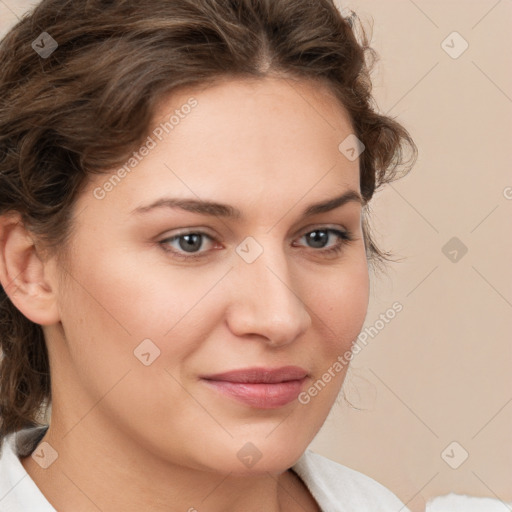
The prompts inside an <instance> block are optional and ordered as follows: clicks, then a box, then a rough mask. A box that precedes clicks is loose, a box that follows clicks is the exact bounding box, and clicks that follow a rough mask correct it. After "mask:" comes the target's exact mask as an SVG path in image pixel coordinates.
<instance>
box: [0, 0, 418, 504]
mask: <svg viewBox="0 0 512 512" xmlns="http://www.w3.org/2000/svg"><path fill="white" fill-rule="evenodd" d="M352 20H353V17H351V18H345V17H343V16H342V14H341V13H340V12H339V11H338V10H337V9H336V7H335V6H334V4H333V3H332V1H331V0H318V1H315V2H311V1H306V0H272V1H270V0H236V1H235V0H232V1H224V0H145V1H141V2H130V1H128V0H124V1H123V0H117V1H107V0H89V1H86V2H74V1H71V0H44V1H43V2H41V3H40V4H39V5H38V6H37V8H36V9H35V10H34V11H33V12H32V13H31V14H30V15H29V16H27V17H25V18H24V19H23V20H21V21H20V22H19V23H18V24H17V25H16V26H15V27H14V28H13V29H12V30H11V31H10V32H9V33H8V34H7V36H6V37H5V39H4V40H3V43H2V46H1V48H0V69H2V74H1V78H0V98H1V100H0V105H1V106H0V214H1V217H0V219H1V220H0V242H1V243H0V249H1V250H0V281H1V284H2V289H3V290H2V293H3V295H2V298H3V300H2V302H1V310H0V311H1V322H0V325H1V327H0V329H1V330H0V342H1V348H2V352H3V358H2V362H1V367H0V375H1V381H0V386H1V387H0V397H1V398H0V400H1V402H0V403H1V414H0V415H1V421H2V423H1V430H0V436H1V437H0V440H1V441H2V453H1V459H0V476H1V478H0V481H1V483H0V508H2V507H3V508H2V509H4V508H6V509H7V510H9V511H14V510H16V511H21V510H31V511H35V510H38V511H52V510H59V511H67V510H73V511H89V510H109V511H115V510H123V511H130V510H151V511H159V510H166V511H168V510H176V511H179V510H184V511H185V510H188V511H194V510H197V511H206V510H208V511H238V510H244V511H249V510H265V511H266V512H274V511H278V510H279V511H291V510H306V511H318V510H323V511H335V510H336V511H338V510H340V511H341V510H343V511H349V510H353V511H356V510H357V511H358V512H362V511H372V512H374V511H376V510H379V511H381V510H386V511H388V510H389V511H392V510H393V511H397V510H406V508H405V507H404V505H403V504H402V503H401V502H400V500H398V498H397V497H396V496H395V495H394V494H393V493H392V492H391V491H389V490H387V489H385V488H384V487H383V486H382V485H380V484H379V483H378V482H376V481H375V480H372V479H371V478H369V477H367V476H365V475H363V474H361V473H358V472H356V471H354V470H352V469H350V468H347V467H345V466H342V465H340V464H337V463H334V462H333V461H330V460H328V459H327V458H325V457H322V456H320V455H317V454H314V453H313V452H311V451H309V450H307V447H308V445H309V444H310V442H311V441H312V440H313V438H314V437H315V435H316V434H317V432H318V431H319V429H320V427H321V426H322V424H323V422H324V421H325V419H326V417H327V415H328V413H329V411H330V409H331V407H332V406H333V404H334V403H335V400H336V398H337V396H338V394H339V392H340V389H341V386H342V383H343V380H344V377H345V374H346V371H347V368H348V363H349V361H350V349H351V346H352V343H353V341H354V340H355V339H356V337H357V335H358V333H359V332H360V330H361V328H362V325H363V322H364V319H365V315H366V310H367V305H368V297H369V294H368V288H369V267H370V268H371V266H372V265H375V264H378V263H379V262H381V261H383V260H384V259H385V258H386V254H385V253H382V252H381V251H380V250H379V249H378V247H377V246H376V245H375V243H374V242H373V240H372V238H371V236H370V231H369V225H368V219H367V215H368V205H369V201H370V199H371V198H372V196H373V194H374V192H375V190H376V189H377V188H378V187H380V186H382V185H383V184H385V183H386V182H389V181H391V180H392V179H394V178H396V177H397V169H398V167H399V166H400V164H403V163H405V162H404V160H405V158H404V156H403V155H404V149H407V148H409V149H410V150H412V153H413V156H414V152H415V146H414V143H413V141H412V140H411V138H410V136H409V134H408V133H407V131H406V130H405V129H404V128H403V127H401V126H400V125H399V124H398V123H397V122H395V121H394V120H392V119H390V118H387V117H385V116H382V115H379V114H378V113H377V112H375V111H374V109H373V108H372V98H371V94H370V89H371V84H370V80H369V69H368V67H367V64H366V62H365V56H368V54H370V56H371V54H372V52H371V49H370V48H368V45H367V39H366V38H365V36H364V32H363V33H362V35H361V42H358V40H357V37H356V35H355V32H354V31H353V28H352V25H353V21H352ZM50 376H51V378H50ZM50 405H51V411H50ZM50 412H51V415H50ZM47 418H48V420H47ZM50 418H51V419H50Z"/></svg>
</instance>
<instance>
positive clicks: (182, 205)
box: [130, 189, 363, 220]
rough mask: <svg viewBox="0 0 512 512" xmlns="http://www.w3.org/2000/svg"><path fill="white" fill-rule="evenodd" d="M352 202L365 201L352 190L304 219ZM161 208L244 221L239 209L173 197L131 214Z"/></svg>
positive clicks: (318, 206)
mask: <svg viewBox="0 0 512 512" xmlns="http://www.w3.org/2000/svg"><path fill="white" fill-rule="evenodd" d="M351 202H356V203H359V204H361V205H362V204H363V199H362V197H361V195H360V194H359V193H358V192H356V191H355V190H351V189H350V190H347V191H346V192H344V193H343V194H342V195H340V196H338V197H333V198H331V199H326V200H324V201H321V202H319V203H314V204H310V205H309V206H307V207H306V208H305V209H304V210H303V211H302V217H311V216H313V215H318V214H320V213H325V212H329V211H331V210H334V209H336V208H339V207H341V206H343V205H345V204H347V203H351ZM160 208H179V209H181V210H185V211H188V212H192V213H199V214H201V215H212V216H216V217H225V218H232V219H239V220H240V219H243V214H242V212H241V211H240V210H239V209H238V208H235V207H234V206H231V205H228V204H223V203H216V202H213V201H207V200H202V199H183V198H173V197H162V198H160V199H157V200H156V201H154V202H153V203H151V204H148V205H143V206H139V207H137V208H135V209H134V210H132V211H131V212H130V214H144V213H147V212H150V211H153V210H157V209H160Z"/></svg>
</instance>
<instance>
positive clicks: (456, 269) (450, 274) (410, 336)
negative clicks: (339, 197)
mask: <svg viewBox="0 0 512 512" xmlns="http://www.w3.org/2000/svg"><path fill="white" fill-rule="evenodd" d="M33 3H34V2H29V1H26V0H0V20H1V21H0V33H3V32H5V30H6V28H7V27H9V26H10V25H11V24H12V23H13V22H14V21H15V20H16V16H20V15H21V14H22V13H23V12H24V11H25V10H26V9H27V8H28V7H29V6H30V5H31V4H33ZM343 5H344V6H345V7H349V8H352V9H353V10H354V11H356V12H357V14H358V15H359V16H360V17H361V18H362V19H363V21H365V22H366V23H368V22H370V21H371V18H373V21H374V26H373V39H372V46H373V47H374V48H375V49H376V50H377V51H378V53H379V55H380V62H379V64H378V66H377V67H376V70H375V75H374V83H375V89H374V92H375V96H376V99H377V103H378V105H379V108H380V110H381V111H383V112H386V113H389V114H390V115H392V116H397V117H398V119H399V120H400V121H401V122H402V123H403V124H405V126H406V127H407V128H408V129H409V130H410V132H411V133H412V135H413V137H414V138H415V140H416V142H417V144H418V146H419V160H418V163H417V165H416V167H415V169H414V170H413V171H412V172H411V173H410V174H409V176H407V177H406V178H404V179H402V180H399V181H398V182H396V183H394V184H392V185H391V186H389V187H388V188H387V190H383V191H382V192H381V193H379V194H378V195H377V196H376V198H375V201H374V207H373V212H374V226H375V228H376V230H377V231H378V232H379V233H380V236H379V238H380V240H381V245H383V246H384V247H385V248H387V249H388V250H392V251H393V252H394V253H395V254H397V255H399V256H402V257H404V258H405V259H404V260H403V262H402V263H398V264H394V265H391V267H390V270H389V272H388V274H387V276H380V277H378V278H373V282H372V296H371V303H370V309H369V312H368V317H367V322H366V326H371V325H374V324H375V322H376V320H378V319H379V315H380V314H381V313H385V312H386V310H387V309H388V308H390V307H391V305H392V304H393V303H394V302H395V301H399V302H400V303H401V304H402V305H403V311H401V312H400V313H399V314H397V315H396V317H395V318H394V319H393V320H392V321H390V322H389V323H388V324H386V325H385V327H384V328H383V329H380V330H379V333H378V335H377V336H375V337H374V338H369V342H368V345H367V346H366V347H365V348H364V350H362V351H361V352H360V353H359V354H358V355H357V356H356V357H355V358H354V361H353V364H352V368H351V371H350V373H349V376H348V377H347V380H346V387H345V389H346V394H347V397H348V399H349V400H350V401H351V402H352V403H353V404H354V405H355V406H356V407H358V408H359V409H361V410H357V409H351V408H349V407H348V406H347V405H346V404H344V403H343V402H342V401H340V404H339V406H336V407H335V408H334V410H333V412H332V414H331V415H330V417H329V418H328V420H327V421H326V423H325V425H324V428H323V429H322V431H321V432H320V434H319V435H318V437H317V438H316V439H315V441H314V442H313V444H312V446H311V447H312V448H313V449H314V450H315V451H317V452H319V453H322V454H324V455H327V456H329V457H331V458H332V459H334V460H337V461H339V462H341V463H343V464H345V465H347V466H350V467H353V468H355V469H357V470H359V471H362V472H363V473H366V474H368V475H370V476H371V477H373V478H375V479H377V480H378V481H380V482H381V483H382V484H384V485H385V486H387V487H389V488H390V489H392V490H393V491H394V492H395V493H396V494H397V495H398V496H399V497H400V498H401V499H402V500H403V501H404V502H405V503H407V504H408V506H409V507H410V509H411V510H412V511H413V512H419V511H423V510H424V506H425V501H426V500H427V499H429V498H430V497H432V496H436V495H440V494H446V493H448V492H452V491H453V492H457V493H465V494H471V495H474V496H489V497H493V498H497V499H501V500H504V501H512V486H511V475H512V372H511V371H510V368H511V363H512V345H511V343H510V340H511V338H512V336H511V334H512V314H511V313H512V270H511V265H510V262H511V261H512V242H511V233H512V230H511V224H512V222H511V219H512V215H511V214H512V188H507V187H512V173H511V172H510V169H511V163H512V156H511V155H512V153H511V152H510V147H511V145H512V144H511V142H512V139H511V135H512V52H511V51H510V49H511V48H512V45H511V43H512V36H511V30H510V27H512V0H499V1H497V0H479V1H476V0H474V1H462V0H460V1H455V0H450V1H441V0H439V1H434V0H415V1H413V0H392V1H391V0H387V1H383V0H359V1H356V0H350V1H347V2H346V3H345V4H343ZM454 31H456V32H458V33H459V34H460V36H462V38H464V40H465V41H467V43H468V44H469V46H468V48H467V50H466V51H465V52H464V53H462V54H461V55H460V56H459V57H458V58H452V57H451V56H449V55H448V53H446V52H445V50H444V49H443V47H445V48H446V49H447V50H448V51H450V52H452V54H453V53H454V52H458V51H459V50H460V49H461V48H462V46H461V45H462V44H463V41H462V39H460V38H458V37H459V36H453V35H452V36H450V37H448V39H447V40H446V42H445V43H444V44H443V46H442V43H443V41H444V40H445V39H446V38H447V36H449V35H450V34H452V32H454ZM450 47H451V48H450ZM506 196H508V197H509V198H511V199H507V197H506ZM452 237H457V238H458V240H459V242H457V243H458V244H459V245H460V244H464V246H466V247H467V253H466V254H465V255H464V256H463V257H462V258H460V255H461V252H460V249H457V250H458V253H457V258H460V259H458V261H457V262H453V261H451V260H450V259H449V258H448V257H447V256H445V254H444V253H443V251H442V248H443V247H444V246H445V244H446V243H447V242H448V241H449V240H450V239H451V238H452ZM451 250H453V248H449V249H448V250H445V252H447V253H448V251H451ZM448 256H450V257H454V256H455V253H453V252H452V254H451V255H450V254H448ZM454 441H455V442H457V443H458V444H457V445H454V446H453V445H452V447H451V448H453V450H452V449H451V448H450V449H448V451H447V452H446V455H445V459H446V460H447V461H449V462H450V463H451V464H452V465H454V464H455V463H456V462H458V461H460V458H461V456H462V455H463V454H464V452H463V450H465V451H466V452H467V453H468V455H469V456H468V458H467V460H465V461H464V462H463V463H462V464H461V465H460V466H459V467H458V468H457V469H452V467H450V466H449V465H448V463H447V462H445V460H444V459H443V457H442V453H443V452H444V450H445V448H447V447H448V446H449V445H450V444H451V443H452V442H454ZM504 510H505V507H504Z"/></svg>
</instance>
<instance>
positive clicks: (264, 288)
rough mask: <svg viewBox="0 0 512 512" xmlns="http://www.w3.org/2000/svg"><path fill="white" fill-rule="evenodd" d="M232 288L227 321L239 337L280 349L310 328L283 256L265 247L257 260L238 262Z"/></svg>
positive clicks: (307, 314)
mask: <svg viewBox="0 0 512 512" xmlns="http://www.w3.org/2000/svg"><path fill="white" fill-rule="evenodd" d="M231 274H232V276H231V279H232V281H231V283H232V286H233V289H232V294H231V303H230V304H229V307H228V311H227V322H228V325H229V327H230V329H231V331H232V332H233V334H235V335H237V336H239V337H248V336H251V337H256V336H258V337H260V338H263V339H264V340H265V341H266V343H267V344H269V345H272V346H275V347H280V346H283V345H287V344H289V343H292V342H293V341H294V340H295V339H297V338H298V337H299V336H300V335H301V334H303V333H304V332H306V331H307V329H308V328H309V327H310V325H311V316H310V314H309V312H308V308H307V305H306V304H305V303H304V302H303V301H302V299H301V297H300V296H299V294H298V293H297V291H296V290H295V289H294V286H295V287H296V283H294V282H293V279H292V278H291V276H290V270H289V265H288V263H287V261H286V259H285V256H284V255H283V254H282V252H281V253H279V252H278V250H277V249H276V250H272V251H270V249H269V248H266V249H265V251H264V252H263V254H261V255H260V256H259V257H258V258H257V259H256V261H254V262H252V263H246V262H245V261H243V260H240V261H238V262H237V263H236V265H235V268H234V269H233V271H232V272H231Z"/></svg>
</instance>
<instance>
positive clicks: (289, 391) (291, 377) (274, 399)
mask: <svg viewBox="0 0 512 512" xmlns="http://www.w3.org/2000/svg"><path fill="white" fill-rule="evenodd" d="M307 378H308V372H307V371H306V370H304V368H300V367H298V366H284V367H281V368H275V369H269V368H247V369H241V370H232V371H228V372H224V373H218V374H214V375H207V376H204V377H202V381H203V382H204V383H205V384H206V385H207V386H209V387H210V388H211V389H213V390H215V391H217V392H220V393H221V394H223V395H225V396H228V397H229V398H232V399H235V400H237V401H239V402H242V403H244V404H246V405H248V406H250V407H254V408H258V409H276V408H278V407H283V406H285V405H287V404H289V403H291V402H293V401H294V400H295V399H296V398H297V397H298V395H299V393H300V391H301V389H302V387H303V385H304V382H305V381H306V379H307Z"/></svg>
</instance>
